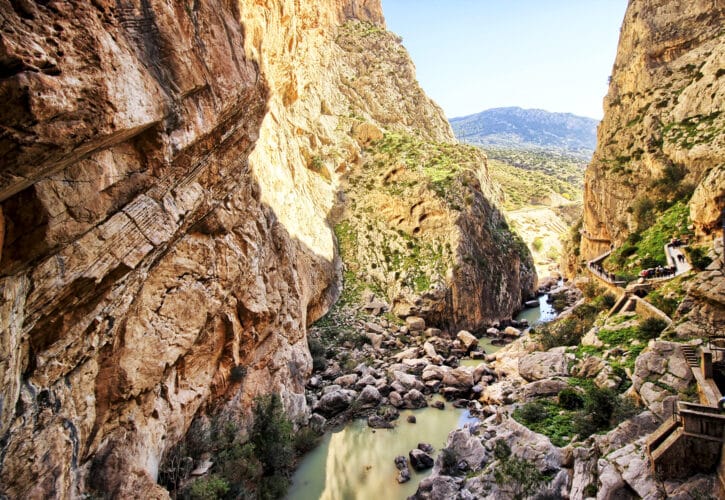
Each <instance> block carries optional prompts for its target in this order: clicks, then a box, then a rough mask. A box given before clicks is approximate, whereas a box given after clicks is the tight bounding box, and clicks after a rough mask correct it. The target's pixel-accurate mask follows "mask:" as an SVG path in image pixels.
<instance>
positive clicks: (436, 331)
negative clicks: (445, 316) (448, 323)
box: [423, 328, 443, 338]
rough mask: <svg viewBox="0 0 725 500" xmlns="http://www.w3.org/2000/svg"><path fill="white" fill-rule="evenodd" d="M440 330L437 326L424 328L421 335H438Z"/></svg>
mask: <svg viewBox="0 0 725 500" xmlns="http://www.w3.org/2000/svg"><path fill="white" fill-rule="evenodd" d="M441 333H443V332H441V331H440V330H439V329H438V328H426V329H425V332H423V336H424V337H425V338H431V337H440V335H441Z"/></svg>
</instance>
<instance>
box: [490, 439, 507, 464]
mask: <svg viewBox="0 0 725 500" xmlns="http://www.w3.org/2000/svg"><path fill="white" fill-rule="evenodd" d="M493 456H494V457H496V459H497V460H506V459H507V458H508V457H510V456H511V447H510V446H509V445H508V443H507V442H506V441H504V440H503V439H499V440H498V441H496V444H494V445H493Z"/></svg>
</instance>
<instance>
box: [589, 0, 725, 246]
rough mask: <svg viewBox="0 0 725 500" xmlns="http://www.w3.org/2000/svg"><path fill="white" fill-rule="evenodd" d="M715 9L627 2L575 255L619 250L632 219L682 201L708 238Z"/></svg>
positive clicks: (720, 148)
mask: <svg viewBox="0 0 725 500" xmlns="http://www.w3.org/2000/svg"><path fill="white" fill-rule="evenodd" d="M724 20H725V5H723V2H721V1H711V0H696V1H693V2H687V3H686V4H683V3H682V2H677V1H674V0H633V1H631V2H630V3H629V7H628V9H627V13H626V15H625V19H624V23H623V25H622V30H621V35H620V41H619V48H618V52H617V57H616V61H615V64H614V68H613V70H612V76H611V82H610V86H609V93H608V94H607V97H606V98H605V100H604V108H605V116H604V119H603V121H602V123H601V125H600V127H599V131H598V145H597V150H596V152H595V154H594V158H593V160H592V163H591V165H590V167H589V168H588V170H587V172H586V176H585V206H584V238H583V241H582V246H581V248H582V257H584V258H586V259H589V258H592V257H594V256H595V255H598V254H601V253H602V252H603V250H606V249H607V248H608V247H609V245H610V243H614V244H615V245H616V246H619V245H620V244H621V243H622V242H623V241H624V239H625V238H626V237H627V236H628V235H629V234H630V233H632V232H633V231H636V230H637V229H638V228H637V226H638V220H637V217H638V213H641V211H642V210H643V209H645V208H647V207H650V206H656V205H657V204H658V203H662V202H665V203H667V202H670V201H672V200H673V199H677V198H686V197H688V196H689V195H690V193H692V191H693V189H694V192H695V194H694V196H693V197H692V201H691V204H690V208H691V210H690V212H691V216H692V219H693V222H694V224H695V228H696V230H697V231H698V232H699V233H700V234H702V235H709V234H712V233H713V231H715V230H717V228H718V227H720V226H721V220H720V210H721V209H722V208H724V207H725V183H724V179H723V173H722V171H723V169H724V168H725V165H724V164H725V133H724V131H725V113H723V111H725V109H724V107H725V80H724V79H723V76H725V38H724V37H725V33H724V32H723V21H724Z"/></svg>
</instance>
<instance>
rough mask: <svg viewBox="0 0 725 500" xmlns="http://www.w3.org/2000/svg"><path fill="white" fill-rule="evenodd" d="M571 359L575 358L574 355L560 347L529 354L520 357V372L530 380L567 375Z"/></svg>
mask: <svg viewBox="0 0 725 500" xmlns="http://www.w3.org/2000/svg"><path fill="white" fill-rule="evenodd" d="M570 359H574V356H573V355H571V354H567V353H566V352H564V350H562V349H558V348H557V349H552V350H550V351H546V352H534V353H531V354H527V355H526V356H523V357H522V358H520V359H519V374H520V375H521V376H522V377H523V378H525V379H526V380H528V381H529V382H533V381H534V380H542V379H545V378H552V377H561V376H563V377H566V376H568V375H569V368H568V364H569V360H570Z"/></svg>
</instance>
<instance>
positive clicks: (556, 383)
mask: <svg viewBox="0 0 725 500" xmlns="http://www.w3.org/2000/svg"><path fill="white" fill-rule="evenodd" d="M568 387H569V384H568V383H567V382H566V381H564V380H560V379H556V378H547V379H544V380H537V381H536V382H531V383H529V384H526V385H525V386H523V387H522V388H521V391H522V393H523V396H524V399H526V400H531V399H535V398H539V397H542V396H555V395H557V394H559V393H560V392H561V391H562V390H564V389H566V388H568Z"/></svg>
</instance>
